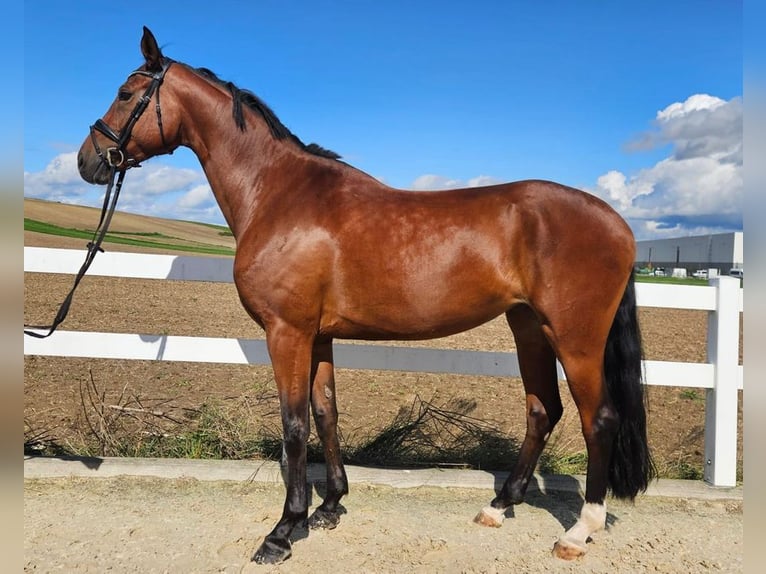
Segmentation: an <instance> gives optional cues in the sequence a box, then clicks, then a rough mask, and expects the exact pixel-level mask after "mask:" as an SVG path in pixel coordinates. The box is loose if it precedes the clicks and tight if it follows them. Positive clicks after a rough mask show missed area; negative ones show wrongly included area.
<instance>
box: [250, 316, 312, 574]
mask: <svg viewBox="0 0 766 574" xmlns="http://www.w3.org/2000/svg"><path fill="white" fill-rule="evenodd" d="M266 342H267V344H268V348H269V354H270V355H271V362H272V366H273V368H274V378H275V379H276V383H277V390H278V392H279V402H280V409H281V414H282V427H283V431H284V450H285V454H286V455H287V495H286V498H285V505H284V509H283V510H282V518H280V519H279V522H277V525H276V526H275V527H274V530H272V531H271V532H270V533H269V534H268V535H267V536H266V538H265V539H264V541H263V543H262V544H261V546H260V548H258V550H257V551H256V553H255V555H254V556H253V561H255V562H258V563H260V564H276V563H279V562H282V561H283V560H286V559H288V558H289V557H290V555H291V554H292V548H291V544H290V535H291V534H292V532H293V530H294V529H295V527H296V526H298V525H301V524H303V523H305V521H306V518H307V517H308V492H307V484H306V441H307V439H308V434H309V410H308V409H309V388H310V383H309V378H310V375H311V347H312V343H313V336H311V335H307V334H305V333H302V332H300V331H298V330H296V329H293V328H290V327H288V326H285V325H280V326H279V327H276V328H272V329H268V330H267V331H266Z"/></svg>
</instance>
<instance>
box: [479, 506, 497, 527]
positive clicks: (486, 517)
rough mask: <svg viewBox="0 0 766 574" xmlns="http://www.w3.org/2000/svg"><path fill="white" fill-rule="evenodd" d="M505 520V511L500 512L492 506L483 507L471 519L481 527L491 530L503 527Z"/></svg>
mask: <svg viewBox="0 0 766 574" xmlns="http://www.w3.org/2000/svg"><path fill="white" fill-rule="evenodd" d="M504 519H505V510H500V509H499V508H495V507H493V506H485V507H484V508H482V509H481V511H480V512H479V514H477V515H476V517H475V518H474V519H473V521H474V522H475V523H476V524H481V525H482V526H490V527H492V528H500V527H501V526H502V525H503V520H504Z"/></svg>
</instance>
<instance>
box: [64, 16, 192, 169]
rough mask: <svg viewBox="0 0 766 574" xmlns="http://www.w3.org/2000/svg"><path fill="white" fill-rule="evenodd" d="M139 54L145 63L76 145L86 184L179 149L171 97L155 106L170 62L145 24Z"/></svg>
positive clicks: (132, 75) (178, 122)
mask: <svg viewBox="0 0 766 574" xmlns="http://www.w3.org/2000/svg"><path fill="white" fill-rule="evenodd" d="M141 53H142V54H143V56H144V59H145V63H144V64H143V65H142V66H141V67H140V68H139V69H138V70H136V71H134V72H132V73H131V74H130V75H129V76H128V79H127V80H126V81H125V83H124V84H122V85H121V86H120V88H119V89H118V90H117V97H116V98H115V100H114V102H112V105H111V106H110V107H109V109H108V110H107V112H106V114H105V115H104V117H103V118H101V119H99V120H96V122H95V123H94V124H93V125H92V126H91V127H90V135H89V136H88V137H87V138H85V141H84V142H83V144H82V146H81V147H80V152H79V154H78V156H77V167H78V169H79V170H80V175H81V176H82V178H83V179H84V180H85V181H87V182H88V183H97V184H105V183H107V182H108V181H109V176H110V173H111V172H112V169H114V170H116V171H124V170H126V169H129V168H131V167H134V166H137V165H138V164H139V163H140V162H142V161H143V160H145V159H148V158H150V157H153V156H156V155H161V154H164V153H170V152H172V151H173V150H174V149H175V148H176V147H178V144H179V127H180V114H179V113H178V111H177V110H176V109H175V106H173V105H172V99H170V100H168V98H163V100H162V106H160V87H161V86H162V83H163V80H164V79H165V74H166V73H167V71H168V69H169V68H170V66H171V64H172V63H173V61H172V60H170V59H168V58H165V57H164V56H163V55H162V51H161V50H160V48H159V46H158V45H157V40H155V38H154V35H153V34H152V33H151V31H150V30H149V29H148V28H146V27H144V35H143V37H142V38H141ZM164 93H165V92H163V94H164ZM150 107H151V109H148V108H150ZM144 112H146V113H144Z"/></svg>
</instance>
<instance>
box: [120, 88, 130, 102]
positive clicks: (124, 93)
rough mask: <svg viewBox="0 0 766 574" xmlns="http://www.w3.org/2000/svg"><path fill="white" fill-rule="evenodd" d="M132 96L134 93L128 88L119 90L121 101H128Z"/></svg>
mask: <svg viewBox="0 0 766 574" xmlns="http://www.w3.org/2000/svg"><path fill="white" fill-rule="evenodd" d="M132 97H133V93H132V92H129V91H127V90H120V91H119V92H117V98H118V99H119V100H120V101H121V102H127V101H128V100H129V99H130V98H132Z"/></svg>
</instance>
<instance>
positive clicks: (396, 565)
mask: <svg viewBox="0 0 766 574" xmlns="http://www.w3.org/2000/svg"><path fill="white" fill-rule="evenodd" d="M492 495H493V493H492V491H491V490H485V489H458V488H435V487H419V488H409V489H398V488H392V487H383V486H371V485H364V484H356V485H352V488H351V493H350V494H349V495H348V496H347V497H346V499H345V507H346V509H347V511H348V513H347V514H346V515H345V516H343V518H342V520H341V523H340V525H339V526H338V528H337V529H335V530H333V531H311V532H306V531H301V532H298V533H296V536H295V540H294V543H293V556H292V558H290V559H289V560H288V561H287V562H285V563H283V564H282V565H279V566H277V567H274V566H258V565H256V564H254V563H251V562H250V557H251V556H252V554H253V552H254V551H255V550H256V548H257V547H258V545H259V544H260V542H261V540H262V539H263V536H264V535H266V534H267V533H268V532H269V530H270V529H271V528H272V527H273V525H274V523H275V522H276V521H277V520H278V518H279V516H280V513H281V508H282V503H283V500H284V489H283V487H282V486H281V485H279V484H263V483H250V482H246V481H245V482H234V481H212V482H202V481H198V480H195V479H172V480H169V479H159V478H136V477H133V478H130V477H124V476H123V477H115V478H104V479H98V478H62V479H27V480H26V481H25V489H24V562H25V571H26V572H53V571H61V572H94V573H95V572H141V573H153V572H163V573H164V572H168V573H171V572H184V573H191V572H264V573H265V572H284V573H291V572H296V573H297V572H309V571H310V572H313V573H316V574H319V573H323V572H360V573H368V572H369V573H388V572H477V573H478V572H487V573H490V572H492V573H494V572H524V573H530V574H536V573H550V572H553V573H557V572H588V573H600V572H603V573H607V572H608V573H613V572H673V573H676V572H677V573H684V574H686V573H689V572H741V571H742V536H743V531H742V504H741V501H737V500H699V499H678V498H663V497H655V496H643V497H640V498H639V499H637V501H636V503H635V505H631V504H629V503H625V502H618V501H612V500H610V501H609V503H608V504H609V514H608V518H607V523H608V527H607V529H606V530H603V531H600V532H598V533H596V534H594V536H593V539H592V542H591V543H590V544H589V552H588V554H587V555H586V556H585V557H583V558H581V559H579V560H576V561H574V562H564V561H560V560H558V559H555V558H553V557H552V556H551V554H550V550H551V547H552V545H553V543H554V541H555V539H556V537H557V536H558V535H559V534H560V533H561V532H562V530H563V529H564V528H568V527H569V526H571V525H572V524H573V523H574V521H575V520H576V517H577V514H578V512H579V508H580V505H581V504H582V499H581V497H580V495H578V494H575V493H564V492H553V493H548V494H543V493H541V492H538V491H535V492H530V494H529V495H528V499H527V503H525V504H522V505H520V506H517V507H515V508H514V510H513V516H512V517H510V518H508V519H507V520H506V522H505V524H504V525H503V527H502V528H499V529H489V528H482V527H479V526H477V525H475V524H473V522H472V521H471V519H472V518H473V516H474V515H475V514H476V512H477V510H478V509H479V508H481V507H482V506H483V505H485V504H486V503H487V501H488V500H489V499H491V497H492ZM313 498H314V500H313V506H315V505H316V504H317V501H318V499H319V497H318V496H317V495H316V494H315V495H314V497H313Z"/></svg>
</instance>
